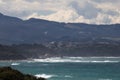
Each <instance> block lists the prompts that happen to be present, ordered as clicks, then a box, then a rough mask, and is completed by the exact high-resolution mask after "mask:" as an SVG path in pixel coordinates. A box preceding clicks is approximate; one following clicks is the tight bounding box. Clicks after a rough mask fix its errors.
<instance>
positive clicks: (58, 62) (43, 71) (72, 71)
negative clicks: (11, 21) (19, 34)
mask: <svg viewBox="0 0 120 80" xmlns="http://www.w3.org/2000/svg"><path fill="white" fill-rule="evenodd" d="M3 66H11V67H12V68H14V69H17V70H19V71H21V72H23V73H25V74H32V75H34V76H36V77H44V78H46V79H47V80H120V57H62V58H60V57H53V58H46V59H33V60H24V61H1V62H0V67H3Z"/></svg>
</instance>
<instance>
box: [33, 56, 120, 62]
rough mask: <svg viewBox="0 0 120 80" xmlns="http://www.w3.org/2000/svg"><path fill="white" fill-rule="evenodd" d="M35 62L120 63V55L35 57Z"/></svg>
mask: <svg viewBox="0 0 120 80" xmlns="http://www.w3.org/2000/svg"><path fill="white" fill-rule="evenodd" d="M33 62H50V63H56V62H78V63H119V62H120V57H62V58H61V57H52V58H45V59H33Z"/></svg>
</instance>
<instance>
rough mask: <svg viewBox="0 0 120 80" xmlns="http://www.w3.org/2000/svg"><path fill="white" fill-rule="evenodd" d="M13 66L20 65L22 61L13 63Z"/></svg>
mask: <svg viewBox="0 0 120 80" xmlns="http://www.w3.org/2000/svg"><path fill="white" fill-rule="evenodd" d="M11 65H12V66H16V65H20V63H12V64H11Z"/></svg>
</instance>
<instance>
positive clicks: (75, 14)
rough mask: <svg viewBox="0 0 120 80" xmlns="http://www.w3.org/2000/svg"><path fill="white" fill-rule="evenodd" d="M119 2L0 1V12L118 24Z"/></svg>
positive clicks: (109, 0)
mask: <svg viewBox="0 0 120 80" xmlns="http://www.w3.org/2000/svg"><path fill="white" fill-rule="evenodd" d="M119 4H120V0H0V12H2V13H4V14H6V15H10V16H15V17H19V18H22V19H28V18H31V17H35V18H41V19H47V20H52V21H59V22H84V23H92V24H112V23H120V7H119Z"/></svg>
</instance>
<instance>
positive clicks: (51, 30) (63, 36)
mask: <svg viewBox="0 0 120 80" xmlns="http://www.w3.org/2000/svg"><path fill="white" fill-rule="evenodd" d="M119 35H120V24H110V25H96V24H86V23H59V22H55V21H48V20H42V19H36V18H31V19H28V20H22V19H19V18H16V17H10V16H6V15H3V14H1V16H0V43H1V44H21V43H46V42H52V41H55V42H59V41H62V42H84V41H86V42H85V43H87V42H89V41H93V40H100V39H102V40H103V38H104V40H105V39H107V40H108V39H109V40H110V41H111V40H113V39H112V38H114V39H117V40H114V42H116V41H118V42H119V38H120V36H119ZM93 42H94V41H93Z"/></svg>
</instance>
